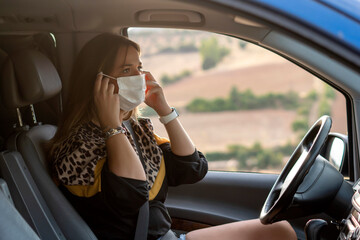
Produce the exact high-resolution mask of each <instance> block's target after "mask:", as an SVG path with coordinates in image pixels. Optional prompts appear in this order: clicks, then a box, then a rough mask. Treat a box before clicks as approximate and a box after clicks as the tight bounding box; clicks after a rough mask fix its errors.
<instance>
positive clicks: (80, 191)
mask: <svg viewBox="0 0 360 240" xmlns="http://www.w3.org/2000/svg"><path fill="white" fill-rule="evenodd" d="M105 160H106V158H102V159H100V160H99V161H98V163H97V165H96V167H95V172H94V175H95V176H94V178H95V181H94V184H93V185H87V186H84V185H65V187H66V188H67V189H68V190H69V191H70V192H71V193H72V194H74V195H76V196H78V197H92V196H94V195H95V194H96V193H98V192H101V171H102V168H103V166H104V163H105Z"/></svg>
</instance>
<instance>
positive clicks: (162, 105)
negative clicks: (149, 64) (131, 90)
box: [143, 71, 171, 116]
mask: <svg viewBox="0 0 360 240" xmlns="http://www.w3.org/2000/svg"><path fill="white" fill-rule="evenodd" d="M143 73H144V74H145V81H146V92H145V103H146V105H148V106H149V107H151V108H153V109H154V110H155V111H156V112H157V114H158V115H159V116H165V115H168V114H169V113H171V108H170V106H169V104H168V103H167V102H166V99H165V96H164V92H163V89H162V87H161V86H160V85H159V83H158V82H156V80H155V79H154V77H153V76H152V75H151V73H150V72H146V71H143Z"/></svg>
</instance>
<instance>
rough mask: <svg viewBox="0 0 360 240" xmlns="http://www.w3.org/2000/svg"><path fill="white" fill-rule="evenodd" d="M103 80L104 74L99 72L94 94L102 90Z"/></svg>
mask: <svg viewBox="0 0 360 240" xmlns="http://www.w3.org/2000/svg"><path fill="white" fill-rule="evenodd" d="M102 79H103V75H102V72H99V73H98V74H97V75H96V80H95V85H94V92H98V91H100V88H101V80H102Z"/></svg>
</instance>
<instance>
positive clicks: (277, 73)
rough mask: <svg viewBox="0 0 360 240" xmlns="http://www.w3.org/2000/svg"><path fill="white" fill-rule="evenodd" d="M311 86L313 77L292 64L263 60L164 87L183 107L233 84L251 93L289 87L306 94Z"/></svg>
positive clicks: (220, 94) (227, 89)
mask: <svg viewBox="0 0 360 240" xmlns="http://www.w3.org/2000/svg"><path fill="white" fill-rule="evenodd" d="M284 83H286V84H284ZM313 85H314V77H313V76H312V75H310V74H308V73H307V72H305V71H303V70H301V69H300V68H299V67H297V66H295V65H293V64H292V63H274V64H272V63H267V64H263V65H257V66H250V67H244V68H239V69H235V70H227V71H220V70H219V71H213V72H208V73H205V74H203V75H201V76H194V77H188V78H186V79H183V80H182V81H180V82H177V83H175V84H172V85H170V86H167V87H165V88H164V90H165V94H166V98H167V99H168V101H169V102H171V103H172V104H173V105H175V106H184V105H185V104H187V103H189V102H190V101H191V100H193V99H194V98H197V97H201V98H206V99H214V98H216V97H225V96H228V94H229V92H230V89H231V88H232V87H233V86H236V87H237V88H238V90H240V91H244V90H247V89H251V90H252V91H253V92H254V93H255V94H264V93H268V92H274V93H285V92H288V91H290V90H292V91H296V92H297V93H299V94H307V93H308V92H309V91H310V90H311V89H313V88H314V86H313ZM184 93H186V94H184Z"/></svg>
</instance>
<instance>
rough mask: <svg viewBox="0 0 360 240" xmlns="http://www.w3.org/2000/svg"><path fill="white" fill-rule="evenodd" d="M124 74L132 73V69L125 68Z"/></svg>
mask: <svg viewBox="0 0 360 240" xmlns="http://www.w3.org/2000/svg"><path fill="white" fill-rule="evenodd" d="M122 72H123V73H129V72H130V68H125V69H124V70H123V71H122Z"/></svg>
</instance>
